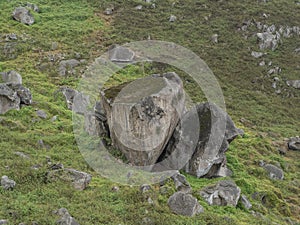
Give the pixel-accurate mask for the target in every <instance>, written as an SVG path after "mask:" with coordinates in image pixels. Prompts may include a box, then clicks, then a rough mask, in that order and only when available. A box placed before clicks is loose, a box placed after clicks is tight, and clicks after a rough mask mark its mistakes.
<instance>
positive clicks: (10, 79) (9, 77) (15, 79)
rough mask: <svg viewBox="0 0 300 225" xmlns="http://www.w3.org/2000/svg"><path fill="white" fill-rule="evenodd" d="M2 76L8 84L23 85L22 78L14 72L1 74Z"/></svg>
mask: <svg viewBox="0 0 300 225" xmlns="http://www.w3.org/2000/svg"><path fill="white" fill-rule="evenodd" d="M0 75H2V81H3V82H4V83H6V84H22V76H21V75H20V74H19V73H17V72H16V71H14V70H12V71H8V72H4V73H0Z"/></svg>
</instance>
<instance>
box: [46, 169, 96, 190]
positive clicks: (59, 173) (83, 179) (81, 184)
mask: <svg viewBox="0 0 300 225" xmlns="http://www.w3.org/2000/svg"><path fill="white" fill-rule="evenodd" d="M47 178H48V179H49V180H53V181H54V180H56V179H62V180H64V181H67V182H72V185H73V187H74V188H75V189H77V190H80V191H82V190H84V189H86V188H87V187H88V185H89V183H90V182H91V180H92V176H91V175H90V174H88V173H85V172H81V171H78V170H75V169H61V168H60V167H59V168H58V169H54V170H51V171H49V172H48V174H47Z"/></svg>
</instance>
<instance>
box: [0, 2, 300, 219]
mask: <svg viewBox="0 0 300 225" xmlns="http://www.w3.org/2000/svg"><path fill="white" fill-rule="evenodd" d="M30 2H31V3H33V4H36V5H37V6H38V7H39V12H35V11H33V10H31V11H32V12H31V13H32V14H33V16H34V18H35V23H34V24H33V25H31V26H27V25H24V24H21V23H20V22H18V21H16V20H13V19H12V12H13V10H14V9H15V8H16V7H18V6H23V5H26V3H27V2H26V1H16V0H1V1H0V15H1V16H0V72H6V71H10V70H15V71H18V72H19V73H20V74H21V75H22V77H23V85H24V86H25V87H28V88H29V89H30V91H31V93H32V96H33V104H32V105H31V106H27V107H23V108H22V109H20V110H19V111H17V110H11V111H9V112H8V113H6V114H5V115H0V177H1V176H3V175H7V176H8V177H9V178H11V179H13V180H15V181H16V183H17V185H16V187H15V188H14V190H12V191H5V190H3V189H2V188H0V220H1V219H5V220H8V222H9V223H8V224H20V223H25V224H28V225H29V224H39V225H40V224H41V225H44V224H55V223H56V221H57V220H58V219H59V216H57V215H56V214H54V213H53V211H55V210H57V209H59V208H62V207H64V208H67V209H68V211H69V213H70V214H71V215H72V216H73V217H74V218H76V220H77V221H78V222H79V224H116V225H117V224H130V225H131V224H163V225H165V224H170V225H171V224H172V225H173V224H182V225H187V224H195V225H196V224H197V225H198V224H299V223H300V217H299V215H300V205H299V202H300V161H299V157H300V153H299V152H296V151H288V152H287V153H286V154H285V155H282V154H279V151H278V148H279V146H281V145H285V143H286V141H284V139H285V138H289V137H294V136H298V135H299V134H300V119H299V118H300V105H299V102H300V94H299V93H300V92H299V89H295V88H293V87H289V86H288V85H287V84H286V81H288V80H299V79H300V63H299V62H300V54H299V53H298V54H297V52H296V51H295V49H297V48H300V35H297V34H296V33H293V34H291V35H283V34H282V35H281V40H280V41H279V45H278V47H277V48H276V49H275V50H274V51H272V50H270V49H266V50H260V49H259V43H258V40H257V37H256V33H258V32H261V31H260V30H259V29H258V28H257V23H258V22H260V23H261V24H262V25H267V26H268V27H270V26H271V25H273V24H274V25H275V27H276V30H279V29H280V27H282V29H286V27H296V26H298V27H300V3H299V2H297V1H294V0H269V1H260V0H247V1H246V0H240V1H235V0H228V1H224V0H219V1H217V0H214V1H209V0H172V1H171V0H165V1H162V0H152V1H142V0H132V1H129V0H128V1H124V0H122V1H121V0H117V1H107V0H101V1H96V0H69V1H62V0H56V1H51V0H31V1H30ZM138 5H141V6H142V7H141V9H136V8H135V7H136V6H138ZM109 7H110V8H111V7H113V13H112V14H111V15H105V13H104V10H105V9H106V8H109ZM171 15H174V16H176V20H175V21H174V22H170V21H169V18H170V16H171ZM11 33H14V34H16V37H17V38H16V39H14V38H12V39H10V38H7V37H8V35H9V34H11ZM214 34H217V35H218V41H217V43H215V42H213V41H212V40H211V39H212V36H213V35H214ZM149 38H150V39H152V40H161V41H169V42H174V43H176V44H178V45H181V46H183V47H185V48H188V49H190V50H192V51H193V52H195V53H196V54H197V55H198V56H200V57H201V58H202V59H203V60H204V61H205V62H206V63H207V65H208V66H209V67H210V69H211V70H212V71H213V72H214V74H215V76H216V77H217V79H218V81H219V83H220V86H221V87H222V90H223V94H224V97H225V100H226V107H227V112H228V113H229V115H230V116H231V117H232V119H233V120H234V122H235V124H236V125H237V126H238V127H240V128H242V129H243V130H244V131H245V135H244V136H243V137H239V138H237V139H236V140H234V142H233V143H232V144H231V145H230V148H229V150H228V152H227V153H226V155H227V161H228V167H229V168H230V169H231V170H232V171H233V176H232V179H233V180H234V181H235V183H236V184H237V185H238V186H239V187H240V188H241V190H242V193H243V194H245V195H246V196H247V197H248V198H249V200H250V201H251V203H252V205H253V207H252V209H250V210H247V209H245V208H244V207H243V206H242V204H238V206H237V207H236V208H233V207H216V206H209V205H208V204H207V203H206V202H205V201H204V199H202V198H201V196H200V195H199V190H200V189H202V188H203V187H206V186H207V185H210V184H215V183H216V182H217V181H218V180H220V179H222V178H218V179H196V178H194V177H192V176H189V175H186V176H187V179H188V181H189V182H190V184H191V186H192V188H193V195H194V196H196V197H197V198H198V200H199V202H200V204H201V205H203V207H204V209H205V212H204V213H202V214H200V215H197V216H195V217H192V218H189V217H183V216H178V215H175V214H173V213H171V211H170V209H169V208H168V205H167V200H168V198H169V197H170V195H172V194H173V193H174V192H175V188H174V185H173V184H172V182H169V183H167V184H166V185H167V187H168V188H169V189H168V191H167V192H166V193H162V192H160V191H159V187H158V186H156V185H153V188H152V191H151V192H150V193H149V195H151V199H152V200H153V204H149V202H148V201H147V197H145V196H144V195H143V194H141V192H140V190H139V187H131V186H123V185H119V184H115V183H112V182H111V181H110V180H109V179H106V178H103V177H101V176H100V175H99V174H97V173H96V172H95V171H93V169H92V168H90V167H89V165H88V164H87V163H86V162H85V160H84V158H83V157H82V155H81V154H80V151H79V150H78V147H77V144H76V141H75V139H74V135H73V124H72V112H71V111H70V110H68V108H67V104H66V103H65V101H64V99H63V96H62V95H60V92H58V90H59V88H60V87H61V86H69V87H72V88H75V89H76V86H77V84H78V82H79V81H80V78H81V75H82V74H83V73H84V71H85V69H86V68H87V67H88V66H89V65H91V64H92V62H93V61H94V60H95V58H97V57H99V56H100V55H101V54H103V53H104V52H106V51H107V50H108V48H109V47H110V46H111V45H112V44H124V43H126V42H131V41H139V40H147V39H149ZM252 51H255V52H263V53H265V54H264V55H263V56H262V57H261V58H255V57H253V56H251V52H252ZM67 59H77V60H78V61H80V65H79V66H77V67H76V68H75V69H74V70H72V71H67V73H66V74H65V75H64V76H62V75H60V74H59V63H60V62H61V61H62V60H67ZM262 61H264V62H265V65H263V66H259V63H261V62H262ZM270 62H272V63H270ZM276 67H280V69H281V72H280V73H279V72H277V70H276ZM274 68H275V70H276V71H275V72H270V70H271V69H274ZM169 69H170V68H169V67H168V66H166V65H156V66H155V65H147V66H146V67H143V68H140V67H139V65H136V66H133V67H130V68H128V69H127V70H126V69H125V70H124V71H121V72H120V73H119V74H117V75H116V76H115V80H111V81H110V82H111V85H112V84H119V83H122V82H125V81H130V80H132V79H133V78H134V77H137V76H140V74H143V75H149V74H153V73H156V72H167V71H166V70H169ZM178 72H179V73H180V71H178ZM182 76H183V77H184V78H185V79H183V80H184V85H185V88H186V90H187V92H188V93H189V94H190V96H193V100H194V101H195V102H197V101H202V100H203V99H202V98H201V90H199V89H200V88H199V87H198V86H196V85H194V83H193V82H192V80H189V78H188V77H186V76H187V75H185V74H182ZM186 81H189V82H186ZM274 82H276V87H275V88H274ZM108 85H109V84H108ZM198 96H200V97H198ZM37 110H44V111H45V112H46V114H47V118H46V119H41V118H40V117H38V116H37V114H36V111H37ZM54 116H56V120H54V119H53V117H54ZM41 140H42V141H41ZM18 152H21V153H24V154H25V155H26V156H27V158H24V157H21V156H20V154H16V153H18ZM260 160H264V161H265V162H267V163H271V164H273V165H277V166H279V167H281V168H282V169H283V171H284V174H285V177H284V179H283V180H271V179H269V177H268V174H267V173H266V171H265V170H264V169H263V168H262V167H260V166H259V161H260ZM50 162H51V163H52V164H55V163H56V164H58V163H62V164H63V165H64V167H65V168H74V169H77V170H80V171H84V172H88V173H90V174H92V176H93V179H92V181H91V183H90V186H89V187H88V188H87V189H86V190H84V191H76V190H74V188H72V186H70V183H69V182H64V181H63V180H60V179H57V180H55V181H49V180H48V179H46V174H47V171H48V170H49V166H50ZM33 166H34V167H35V168H38V169H33V168H32V167H33ZM114 186H119V188H120V190H119V191H117V192H114V191H112V188H113V187H114ZM253 196H256V197H254V198H253ZM257 196H260V197H257ZM34 221H36V223H33V222H34Z"/></svg>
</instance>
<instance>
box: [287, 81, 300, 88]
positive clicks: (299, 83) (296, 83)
mask: <svg viewBox="0 0 300 225" xmlns="http://www.w3.org/2000/svg"><path fill="white" fill-rule="evenodd" d="M286 84H287V85H288V86H289V87H293V88H296V89H300V80H288V81H287V82H286Z"/></svg>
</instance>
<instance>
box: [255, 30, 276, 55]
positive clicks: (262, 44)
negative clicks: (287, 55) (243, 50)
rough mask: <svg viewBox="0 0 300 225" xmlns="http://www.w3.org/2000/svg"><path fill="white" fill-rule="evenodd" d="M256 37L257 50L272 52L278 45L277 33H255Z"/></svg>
mask: <svg viewBox="0 0 300 225" xmlns="http://www.w3.org/2000/svg"><path fill="white" fill-rule="evenodd" d="M256 35H257V38H258V40H259V48H260V49H261V50H264V49H271V50H272V51H274V50H275V49H276V48H277V47H278V44H279V43H280V34H279V33H278V32H276V34H272V33H271V32H263V33H257V34H256Z"/></svg>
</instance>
